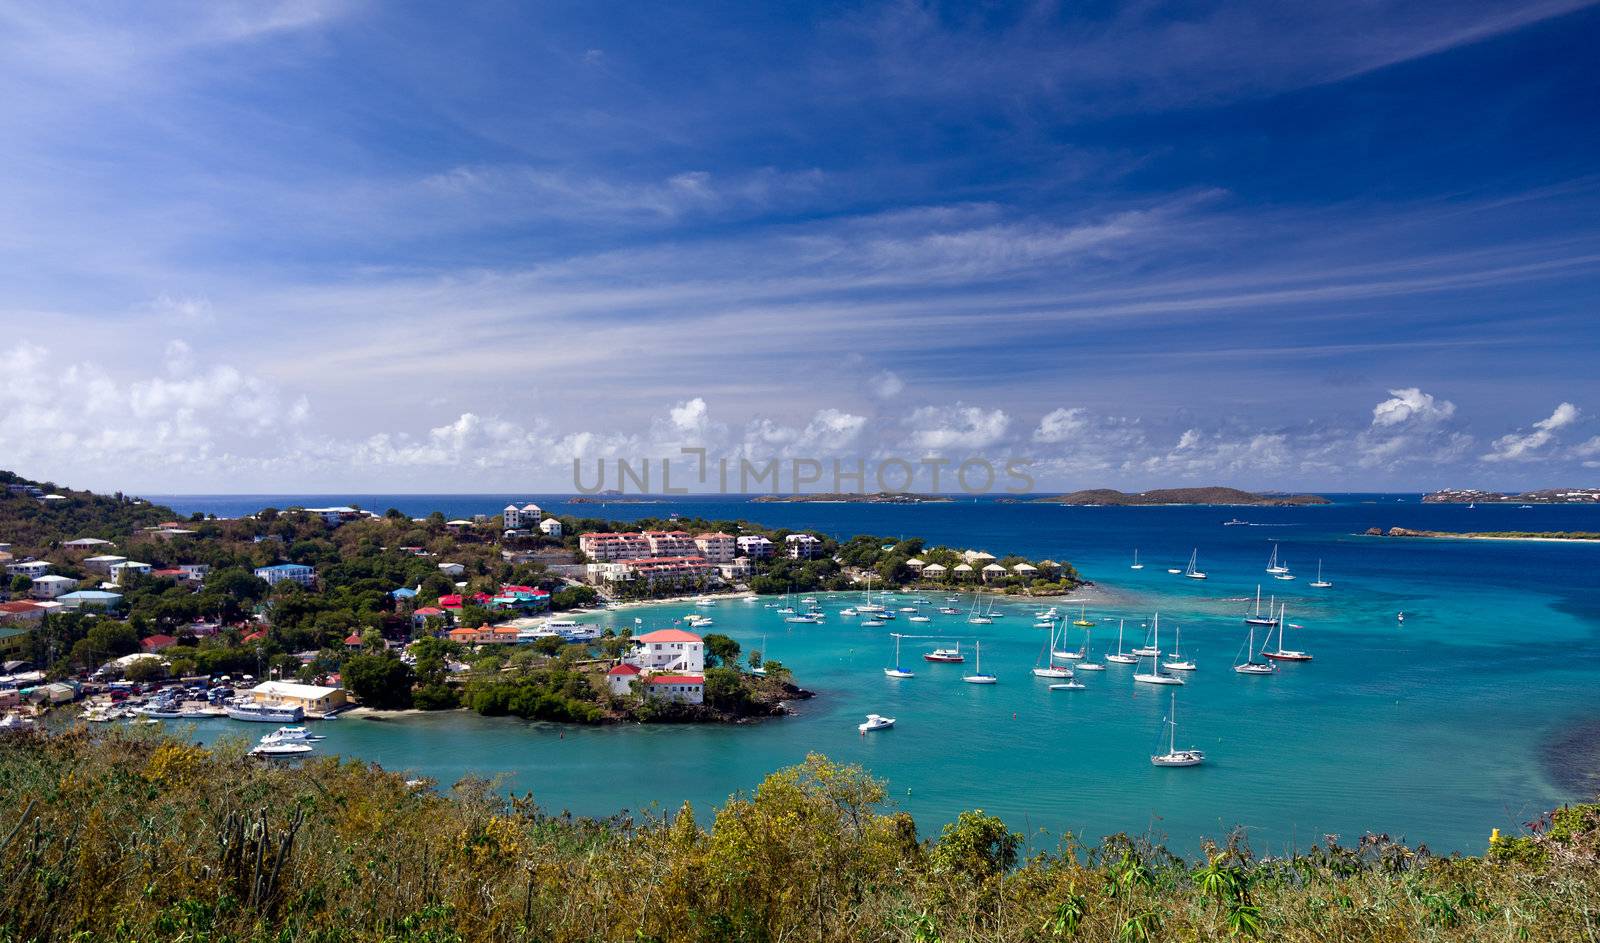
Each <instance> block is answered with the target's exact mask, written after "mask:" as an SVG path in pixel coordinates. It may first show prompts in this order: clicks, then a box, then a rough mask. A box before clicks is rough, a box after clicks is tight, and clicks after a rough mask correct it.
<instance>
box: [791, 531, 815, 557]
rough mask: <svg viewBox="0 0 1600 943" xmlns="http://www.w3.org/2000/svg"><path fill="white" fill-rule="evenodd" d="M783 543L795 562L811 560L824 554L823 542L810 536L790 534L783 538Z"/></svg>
mask: <svg viewBox="0 0 1600 943" xmlns="http://www.w3.org/2000/svg"><path fill="white" fill-rule="evenodd" d="M783 543H784V546H785V547H786V548H788V552H789V556H790V557H791V558H792V559H795V560H810V559H813V558H815V557H817V556H820V555H821V554H822V541H820V540H818V539H817V538H815V537H813V536H811V535H810V534H790V535H788V536H787V537H784V538H783Z"/></svg>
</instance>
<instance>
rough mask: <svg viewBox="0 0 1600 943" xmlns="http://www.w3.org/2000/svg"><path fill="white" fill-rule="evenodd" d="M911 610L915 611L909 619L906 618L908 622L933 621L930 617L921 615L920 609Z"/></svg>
mask: <svg viewBox="0 0 1600 943" xmlns="http://www.w3.org/2000/svg"><path fill="white" fill-rule="evenodd" d="M911 611H912V612H913V613H915V615H913V616H912V617H911V618H910V619H908V620H907V621H909V622H932V621H933V620H932V619H930V618H928V617H927V616H925V615H923V614H922V611H921V610H920V609H913V610H911Z"/></svg>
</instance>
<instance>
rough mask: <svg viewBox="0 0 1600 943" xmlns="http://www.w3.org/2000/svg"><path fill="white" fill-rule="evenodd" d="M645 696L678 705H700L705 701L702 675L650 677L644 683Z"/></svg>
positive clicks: (704, 684) (704, 680)
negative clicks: (673, 702)
mask: <svg viewBox="0 0 1600 943" xmlns="http://www.w3.org/2000/svg"><path fill="white" fill-rule="evenodd" d="M645 692H646V696H647V697H650V698H653V699H657V700H663V701H676V702H677V703H680V704H701V703H704V702H705V699H706V679H705V676H703V675H667V674H661V675H651V676H650V677H649V679H648V680H647V681H646V682H645Z"/></svg>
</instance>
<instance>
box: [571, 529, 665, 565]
mask: <svg viewBox="0 0 1600 943" xmlns="http://www.w3.org/2000/svg"><path fill="white" fill-rule="evenodd" d="M578 549H579V550H581V551H583V554H584V556H586V557H588V558H589V559H590V560H592V561H594V562H596V563H604V562H606V561H609V560H637V559H639V558H641V557H648V556H650V541H648V540H646V539H645V536H644V535H643V534H612V533H595V534H584V535H582V536H580V537H579V538H578Z"/></svg>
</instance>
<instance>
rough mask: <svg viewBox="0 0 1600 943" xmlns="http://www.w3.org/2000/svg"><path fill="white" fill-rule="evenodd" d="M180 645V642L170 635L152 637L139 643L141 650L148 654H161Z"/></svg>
mask: <svg viewBox="0 0 1600 943" xmlns="http://www.w3.org/2000/svg"><path fill="white" fill-rule="evenodd" d="M176 644H178V640H177V639H175V638H173V637H172V636H170V635H152V636H150V637H149V638H147V639H145V640H144V641H142V642H140V643H139V648H140V649H142V650H143V651H146V652H159V651H161V650H163V649H167V648H171V647H172V646H174V645H176Z"/></svg>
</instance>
